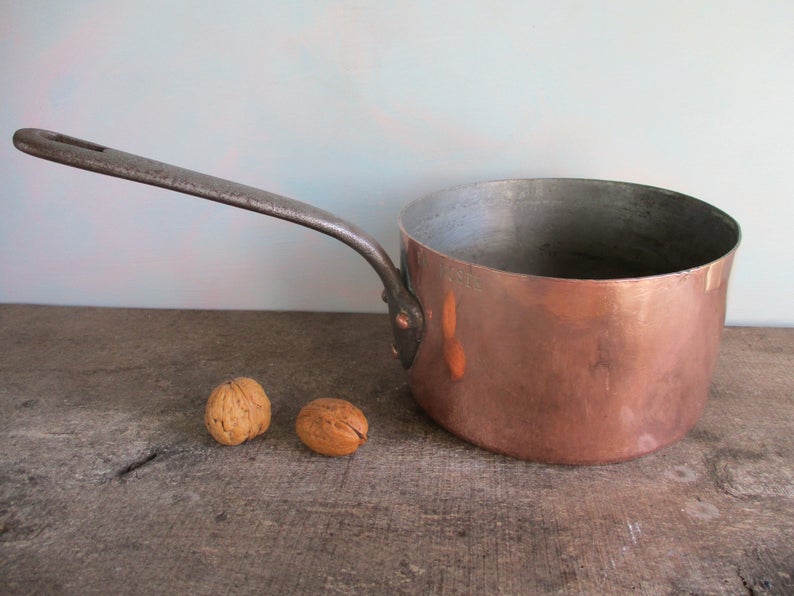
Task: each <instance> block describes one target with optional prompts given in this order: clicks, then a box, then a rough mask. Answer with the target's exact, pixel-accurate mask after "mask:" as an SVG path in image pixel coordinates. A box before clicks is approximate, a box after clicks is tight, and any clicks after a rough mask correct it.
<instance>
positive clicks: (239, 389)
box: [204, 377, 270, 445]
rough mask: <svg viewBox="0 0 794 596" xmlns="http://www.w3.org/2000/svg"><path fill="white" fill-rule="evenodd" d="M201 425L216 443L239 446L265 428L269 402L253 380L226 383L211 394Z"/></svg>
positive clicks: (267, 419)
mask: <svg viewBox="0 0 794 596" xmlns="http://www.w3.org/2000/svg"><path fill="white" fill-rule="evenodd" d="M204 423H205V424H206V425H207V430H208V431H210V434H211V435H212V436H213V438H214V439H215V440H216V441H218V443H221V444H222V445H239V444H240V443H242V442H243V441H247V440H248V439H253V438H254V437H256V436H258V435H261V434H262V433H263V432H265V431H266V430H267V429H268V427H269V426H270V400H269V399H268V397H267V395H266V394H265V390H264V389H262V386H261V385H260V384H259V383H257V382H256V381H254V380H253V379H248V378H245V377H238V378H236V379H234V380H231V381H226V382H225V383H222V384H221V385H218V386H217V387H216V388H215V389H213V391H212V393H210V396H209V399H207V409H206V410H205V412H204Z"/></svg>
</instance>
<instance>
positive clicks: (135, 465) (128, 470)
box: [114, 449, 159, 482]
mask: <svg viewBox="0 0 794 596" xmlns="http://www.w3.org/2000/svg"><path fill="white" fill-rule="evenodd" d="M158 455H159V454H158V452H157V450H156V449H155V450H154V451H152V452H150V453H147V454H146V455H145V456H144V457H141V458H139V459H136V460H135V461H133V462H132V463H130V464H129V465H127V466H125V467H123V468H121V469H120V470H119V471H117V472H116V473H115V474H114V477H115V478H116V479H117V480H120V481H122V482H124V481H126V480H127V479H128V478H129V476H130V474H132V473H133V472H134V471H135V470H137V469H139V468H142V467H143V466H145V465H146V464H149V463H151V462H152V461H154V460H155V458H157V456H158Z"/></svg>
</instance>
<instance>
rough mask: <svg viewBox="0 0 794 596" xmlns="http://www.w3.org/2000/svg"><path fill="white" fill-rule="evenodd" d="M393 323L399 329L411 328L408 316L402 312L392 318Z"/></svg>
mask: <svg viewBox="0 0 794 596" xmlns="http://www.w3.org/2000/svg"><path fill="white" fill-rule="evenodd" d="M394 322H395V323H397V326H398V327H399V328H400V329H408V328H409V327H410V326H411V319H409V318H408V315H407V314H405V313H404V312H401V313H399V314H398V315H397V316H396V317H394Z"/></svg>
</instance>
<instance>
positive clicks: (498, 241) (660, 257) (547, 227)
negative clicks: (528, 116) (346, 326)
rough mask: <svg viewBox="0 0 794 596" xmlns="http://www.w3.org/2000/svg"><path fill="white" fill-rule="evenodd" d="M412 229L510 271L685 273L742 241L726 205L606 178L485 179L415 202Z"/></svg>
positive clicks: (407, 224) (456, 254)
mask: <svg viewBox="0 0 794 596" xmlns="http://www.w3.org/2000/svg"><path fill="white" fill-rule="evenodd" d="M401 223H402V226H403V229H404V230H405V232H406V233H407V234H408V235H409V236H411V237H413V238H415V239H416V240H418V241H419V242H421V243H422V244H425V245H426V246H428V247H429V248H431V249H432V250H435V251H437V252H440V253H442V254H445V255H447V256H449V257H452V258H454V259H458V260H461V261H466V262H469V263H472V264H476V265H482V266H485V267H490V268H493V269H498V270H501V271H508V272H512V273H521V274H529V275H539V276H545V277H557V278H569V279H621V278H635V277H645V276H651V275H662V274H666V273H673V272H676V271H684V270H687V269H691V268H693V267H698V266H701V265H705V264H707V263H710V262H712V261H715V260H717V259H719V258H721V257H723V256H724V255H726V254H727V253H728V252H730V251H731V250H732V249H733V248H734V247H735V246H736V244H737V242H738V241H739V227H738V225H737V224H736V222H735V221H733V220H732V219H731V218H730V217H729V216H727V215H726V214H724V213H723V212H721V211H719V210H718V209H716V208H714V207H712V206H710V205H708V204H706V203H703V202H702V201H699V200H697V199H693V198H691V197H687V196H685V195H681V194H678V193H674V192H671V191H666V190H663V189H658V188H652V187H646V186H640V185H634V184H628V183H622V182H608V181H597V180H576V179H538V180H505V181H497V182H482V183H477V184H473V185H468V186H463V187H459V188H455V189H450V190H446V191H442V192H440V193H436V194H434V195H431V196H429V197H425V198H424V199H420V200H419V201H416V202H414V203H412V204H411V205H409V206H408V207H406V209H405V211H403V214H402V217H401Z"/></svg>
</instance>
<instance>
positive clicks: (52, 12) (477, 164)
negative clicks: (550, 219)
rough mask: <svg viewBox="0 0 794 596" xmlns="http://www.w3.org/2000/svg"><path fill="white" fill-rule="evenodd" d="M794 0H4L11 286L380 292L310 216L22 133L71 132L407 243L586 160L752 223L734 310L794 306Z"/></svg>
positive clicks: (134, 302)
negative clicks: (498, 195)
mask: <svg viewBox="0 0 794 596" xmlns="http://www.w3.org/2000/svg"><path fill="white" fill-rule="evenodd" d="M793 30H794V3H792V2H790V1H785V0H784V1H780V2H771V1H766V2H745V1H742V2H729V1H722V0H720V1H713V2H710V1H696V2H671V1H667V0H665V1H659V2H647V1H646V2H637V1H636V0H629V1H625V2H617V1H612V2H609V1H603V2H598V1H593V2H589V1H580V2H571V1H557V2H545V1H544V2H526V1H518V0H516V1H514V2H497V1H468V2H459V1H456V2H453V1H441V2H438V1H435V2H427V1H425V0H422V1H419V0H412V1H402V2H396V1H395V2H386V1H372V2H364V1H336V2H330V1H328V2H323V1H308V0H303V1H296V0H292V1H290V2H273V1H270V2H268V1H263V0H255V1H236V2H223V3H222V2H209V1H207V2H199V1H198V0H193V1H190V0H181V1H177V0H162V1H151V0H150V1H143V0H135V1H121V2H120V1H113V2H110V1H108V0H103V1H90V0H79V1H78V0H71V1H69V2H66V1H63V2H52V1H50V0H37V1H32V0H24V1H18V2H13V1H12V2H9V1H8V0H3V1H2V2H0V90H2V110H0V133H2V138H3V139H5V141H4V142H2V143H0V179H2V191H1V192H2V200H1V201H0V301H2V302H33V303H59V304H102V305H123V306H154V307H165V306H173V307H202V308H203V307H207V308H251V309H313V310H374V311H382V310H383V305H382V303H381V302H380V299H379V295H380V287H379V283H378V280H377V277H376V276H375V274H374V273H373V272H372V271H371V270H370V269H369V268H368V267H367V266H366V264H365V263H364V261H363V260H362V259H361V258H360V257H358V256H357V255H356V254H355V253H353V252H352V251H350V250H349V249H348V248H346V247H344V246H342V245H341V244H338V243H336V242H335V241H333V240H331V239H328V238H326V237H324V236H320V235H318V234H316V233H313V232H309V231H307V230H303V229H302V228H298V227H296V226H293V225H289V224H285V223H283V222H279V221H274V220H270V219H268V218H265V217H262V216H260V215H255V214H251V213H247V212H242V211H238V210H235V209H231V208H228V207H224V206H220V205H215V204H212V203H207V202H203V201H200V200H198V199H193V198H189V197H184V196H181V195H177V194H174V193H169V192H167V191H163V190H159V189H153V188H149V187H144V186H140V185H135V184H132V183H129V182H122V181H117V180H112V179H108V178H103V177H100V176H96V175H91V174H87V173H84V172H80V171H77V170H71V169H67V168H64V167H62V166H56V165H54V164H48V163H45V162H43V161H40V160H35V159H33V158H30V157H28V156H25V155H23V154H21V153H18V152H16V150H14V149H13V148H12V146H11V142H10V139H11V135H12V133H13V131H14V130H15V129H16V128H20V127H24V126H36V127H42V128H50V129H53V130H58V131H61V132H65V133H67V134H72V135H75V136H79V137H83V138H86V139H90V140H94V141H97V142H99V143H102V144H105V145H109V146H111V147H116V148H119V149H124V150H127V151H131V152H135V153H140V154H144V155H148V156H151V157H154V158H157V159H160V160H163V161H167V162H171V163H175V164H178V165H183V166H186V167H189V168H192V169H196V170H201V171H206V172H209V173H213V174H216V175H220V176H223V177H227V178H231V179H233V180H237V181H241V182H245V183H247V184H251V185H254V186H259V187H262V188H266V189H269V190H272V191H275V192H279V193H282V194H286V195H288V196H293V197H296V198H300V199H303V200H306V201H310V202H314V203H316V204H317V205H319V206H321V207H323V208H325V209H328V210H330V211H333V212H336V213H337V214H338V215H340V216H342V217H345V218H347V219H350V220H353V221H354V222H356V223H358V224H359V225H360V226H362V227H364V228H365V229H367V230H369V231H370V232H371V233H372V234H373V235H375V236H376V237H377V238H378V239H379V240H380V241H381V242H382V243H383V244H384V246H385V247H386V248H387V249H388V250H389V252H390V253H391V254H392V255H393V256H396V252H397V245H398V244H397V229H396V223H395V222H396V218H397V214H398V213H399V210H400V208H401V206H402V205H403V204H404V203H406V202H407V201H409V200H411V199H413V198H415V197H417V196H418V195H421V194H424V193H425V192H429V191H432V190H436V189H439V188H443V187H446V186H450V185H454V184H461V183H465V182H470V181H475V180H481V179H490V178H506V177H540V176H574V177H595V178H608V179H618V180H629V181H635V182H642V183H647V184H652V185H657V186H663V187H667V188H671V189H674V190H679V191H682V192H686V193H688V194H693V195H695V196H698V197H700V198H703V199H704V200H706V201H708V202H710V203H713V204H715V205H717V206H719V207H721V208H722V209H724V210H726V211H728V212H729V213H730V214H732V215H734V216H735V217H736V218H737V219H739V221H740V222H741V223H742V225H743V229H744V240H743V245H742V248H741V251H740V253H739V257H738V260H737V264H736V269H735V275H734V278H733V281H732V287H731V293H730V302H729V314H728V319H729V322H732V323H755V324H787V325H791V324H793V323H794V309H792V306H791V304H792V302H794V300H792V298H793V297H794V266H792V262H793V259H792V257H793V256H794V249H793V247H794V240H793V237H794V234H793V233H792V229H791V226H792V221H794V208H793V207H792V204H794V201H792V190H791V189H792V179H791V176H792V172H793V171H794V132H793V131H794V107H793V106H794V66H793V65H794V35H792V31H793Z"/></svg>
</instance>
